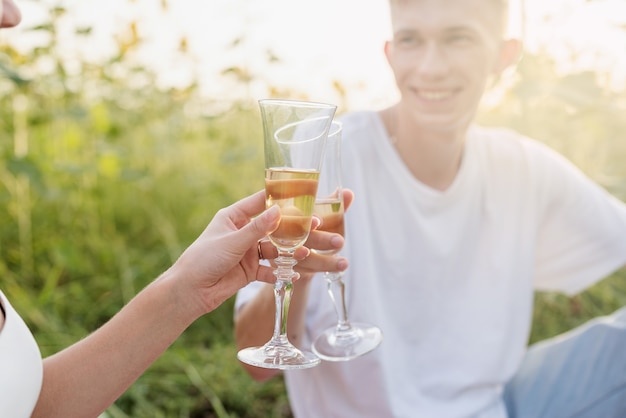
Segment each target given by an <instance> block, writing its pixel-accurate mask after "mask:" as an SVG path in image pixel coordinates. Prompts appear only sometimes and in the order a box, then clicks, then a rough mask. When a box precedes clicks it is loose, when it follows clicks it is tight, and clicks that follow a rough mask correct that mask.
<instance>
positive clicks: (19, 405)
mask: <svg viewBox="0 0 626 418" xmlns="http://www.w3.org/2000/svg"><path fill="white" fill-rule="evenodd" d="M0 304H1V305H2V308H3V310H4V314H5V318H4V325H3V326H2V328H1V329H0V417H2V418H4V417H6V418H9V417H10V418H27V417H30V416H31V414H32V412H33V409H34V408H35V404H36V403H37V399H38V398H39V392H40V391H41V384H42V382H43V363H42V361H41V353H40V352H39V347H38V346H37V343H36V342H35V339H34V337H33V335H32V334H31V332H30V331H29V330H28V327H27V326H26V324H25V323H24V321H23V320H22V318H20V316H19V315H18V313H17V312H16V311H15V309H13V307H12V306H11V304H10V303H9V301H8V299H7V298H6V297H5V296H4V294H3V293H2V291H0Z"/></svg>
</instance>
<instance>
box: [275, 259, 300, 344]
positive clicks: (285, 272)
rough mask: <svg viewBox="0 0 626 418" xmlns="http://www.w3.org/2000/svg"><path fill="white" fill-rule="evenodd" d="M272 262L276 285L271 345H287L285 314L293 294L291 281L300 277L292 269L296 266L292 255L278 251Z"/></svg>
mask: <svg viewBox="0 0 626 418" xmlns="http://www.w3.org/2000/svg"><path fill="white" fill-rule="evenodd" d="M274 262H275V263H276V266H277V267H276V270H274V275H275V276H276V283H275V284H274V298H275V303H276V318H275V321H274V335H273V336H272V343H273V344H289V340H288V338H287V314H288V313H289V303H290V302H291V294H292V293H293V280H294V279H297V278H298V277H299V276H300V275H299V273H297V272H295V271H294V269H293V266H295V265H296V264H297V261H296V259H295V258H293V253H289V252H282V251H279V252H278V258H276V259H275V260H274Z"/></svg>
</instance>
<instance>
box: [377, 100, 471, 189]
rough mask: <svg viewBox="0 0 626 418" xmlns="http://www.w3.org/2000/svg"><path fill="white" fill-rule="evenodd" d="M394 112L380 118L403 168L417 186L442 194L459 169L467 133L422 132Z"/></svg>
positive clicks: (391, 110)
mask: <svg viewBox="0 0 626 418" xmlns="http://www.w3.org/2000/svg"><path fill="white" fill-rule="evenodd" d="M398 111H399V109H398V108H397V107H391V108H389V109H385V110H383V111H381V113H380V114H381V117H382V120H383V122H384V124H385V127H386V128H387V132H388V133H389V136H390V137H391V139H392V142H393V143H394V146H395V147H396V149H397V150H398V154H399V155H400V157H401V158H402V160H403V161H404V164H405V165H406V166H407V168H408V169H409V170H410V171H411V173H412V174H413V176H414V177H415V178H416V179H417V180H419V181H420V182H421V183H423V184H425V185H427V186H429V187H431V188H433V189H435V190H440V191H444V190H446V189H447V188H448V187H450V185H451V184H452V183H453V182H454V179H455V178H456V175H457V173H458V171H459V168H460V166H461V159H462V157H463V148H464V143H465V137H466V133H467V130H466V129H459V130H457V131H453V130H446V131H434V130H426V129H423V128H421V127H420V126H416V125H415V124H413V123H411V121H410V120H409V119H408V118H402V117H400V115H399V114H398Z"/></svg>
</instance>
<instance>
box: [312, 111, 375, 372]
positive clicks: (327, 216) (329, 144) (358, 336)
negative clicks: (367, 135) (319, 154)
mask: <svg viewBox="0 0 626 418" xmlns="http://www.w3.org/2000/svg"><path fill="white" fill-rule="evenodd" d="M341 133H342V125H341V122H339V121H333V123H332V126H331V128H330V131H329V134H328V139H327V140H326V152H325V154H324V161H323V163H322V171H321V174H320V180H319V186H318V189H317V198H316V201H315V214H316V215H317V216H319V217H320V218H321V219H322V224H321V225H320V226H319V227H318V230H322V231H329V232H334V233H338V234H341V235H342V236H345V231H344V207H343V196H342V181H341ZM317 252H319V253H322V254H324V253H326V254H329V253H330V254H332V253H333V251H317ZM324 278H325V279H326V284H327V289H328V294H329V295H330V298H331V300H332V301H333V304H334V306H335V312H336V314H337V324H336V325H335V326H333V327H330V328H328V329H326V330H325V331H324V332H323V333H322V334H321V335H320V336H318V337H317V338H316V339H315V341H314V342H313V347H312V350H313V353H315V354H316V355H317V356H318V357H320V358H321V359H322V360H326V361H347V360H352V359H354V358H356V357H359V356H361V355H363V354H365V353H368V352H370V351H372V350H373V349H374V348H376V347H378V345H379V344H380V343H381V341H382V332H381V330H380V329H379V328H378V327H376V326H374V325H370V324H366V323H357V322H353V323H351V322H350V321H349V320H348V313H347V308H346V301H345V284H344V281H343V272H338V273H332V272H325V273H324Z"/></svg>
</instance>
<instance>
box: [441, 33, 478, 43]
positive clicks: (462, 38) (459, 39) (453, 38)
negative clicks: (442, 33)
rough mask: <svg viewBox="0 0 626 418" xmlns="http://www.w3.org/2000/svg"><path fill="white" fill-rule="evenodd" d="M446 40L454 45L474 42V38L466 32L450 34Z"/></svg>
mask: <svg viewBox="0 0 626 418" xmlns="http://www.w3.org/2000/svg"><path fill="white" fill-rule="evenodd" d="M446 41H447V42H448V43H449V44H453V45H465V44H469V43H471V42H472V38H471V37H470V36H469V35H464V34H457V35H450V36H449V37H448V38H447V39H446Z"/></svg>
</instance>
